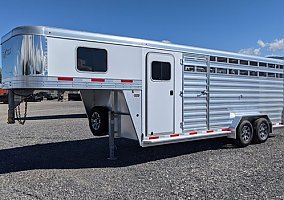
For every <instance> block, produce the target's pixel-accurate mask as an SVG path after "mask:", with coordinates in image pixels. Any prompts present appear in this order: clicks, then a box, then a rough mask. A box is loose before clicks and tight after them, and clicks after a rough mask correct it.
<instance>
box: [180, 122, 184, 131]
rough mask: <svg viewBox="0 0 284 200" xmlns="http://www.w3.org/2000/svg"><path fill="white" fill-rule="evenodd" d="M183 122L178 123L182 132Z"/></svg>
mask: <svg viewBox="0 0 284 200" xmlns="http://www.w3.org/2000/svg"><path fill="white" fill-rule="evenodd" d="M183 126H184V125H183V122H181V123H180V128H181V129H182V130H183Z"/></svg>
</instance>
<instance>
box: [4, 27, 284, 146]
mask: <svg viewBox="0 0 284 200" xmlns="http://www.w3.org/2000/svg"><path fill="white" fill-rule="evenodd" d="M1 44H2V62H3V88H5V89H7V90H9V91H10V92H9V112H8V122H9V123H14V121H15V116H14V108H15V107H16V106H17V105H18V104H19V103H20V102H21V100H23V99H24V96H27V95H29V94H31V93H33V91H34V90H39V89H40V90H42V89H52V90H79V91H80V94H81V97H82V100H83V103H84V106H85V109H86V113H87V116H88V119H89V124H90V129H91V131H92V133H93V134H94V135H97V136H101V135H106V134H108V133H110V136H111V137H112V138H113V135H116V137H124V138H130V139H135V140H137V141H138V142H139V144H140V145H141V146H142V147H147V146H154V145H162V144H168V143H177V142H185V141H190V140H199V139H206V138H215V137H228V138H233V139H235V140H236V142H237V144H238V145H239V146H247V145H249V144H250V143H251V141H252V140H254V141H255V142H258V143H261V142H265V141H266V140H267V138H268V136H269V134H270V133H271V132H272V131H273V128H275V127H282V126H283V103H284V102H283V100H284V95H283V90H284V87H283V65H284V61H283V60H279V59H272V58H265V57H256V56H249V55H242V54H237V53H231V52H225V51H217V50H211V49H204V48H196V47H192V46H184V45H176V44H171V43H163V42H156V41H148V40H142V39H134V38H127V37H118V36H110V35H103V34H96V33H88V32H81V31H73V30H65V29H59V28H51V27H32V26H29V27H18V28H15V29H13V30H12V31H11V32H9V33H8V34H6V35H5V36H4V37H3V38H2V41H1ZM19 96H20V97H21V98H20V100H19ZM16 97H17V98H16Z"/></svg>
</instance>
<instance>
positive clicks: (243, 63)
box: [240, 60, 248, 65]
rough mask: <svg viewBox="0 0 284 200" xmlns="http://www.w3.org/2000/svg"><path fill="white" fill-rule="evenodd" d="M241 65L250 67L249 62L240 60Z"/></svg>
mask: <svg viewBox="0 0 284 200" xmlns="http://www.w3.org/2000/svg"><path fill="white" fill-rule="evenodd" d="M240 64H241V65H248V61H247V60H240Z"/></svg>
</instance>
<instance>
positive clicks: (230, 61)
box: [229, 58, 239, 64]
mask: <svg viewBox="0 0 284 200" xmlns="http://www.w3.org/2000/svg"><path fill="white" fill-rule="evenodd" d="M229 63H233V64H238V63H239V61H238V60H237V59H233V58H230V59H229Z"/></svg>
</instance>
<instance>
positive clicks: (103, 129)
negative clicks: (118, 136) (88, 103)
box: [89, 106, 108, 136]
mask: <svg viewBox="0 0 284 200" xmlns="http://www.w3.org/2000/svg"><path fill="white" fill-rule="evenodd" d="M89 126H90V129H91V131H92V133H93V135H94V136H103V135H107V134H108V109H107V108H106V107H101V106H96V107H94V108H93V109H92V111H91V113H90V115H89Z"/></svg>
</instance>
